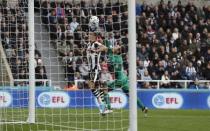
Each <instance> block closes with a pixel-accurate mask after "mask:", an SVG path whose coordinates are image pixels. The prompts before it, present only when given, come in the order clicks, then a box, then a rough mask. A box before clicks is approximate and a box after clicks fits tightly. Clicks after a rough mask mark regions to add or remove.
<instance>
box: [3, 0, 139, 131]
mask: <svg viewBox="0 0 210 131" xmlns="http://www.w3.org/2000/svg"><path fill="white" fill-rule="evenodd" d="M127 2H128V38H129V51H128V53H129V86H130V91H129V96H130V97H129V131H137V130H138V129H137V102H136V101H137V87H136V13H135V9H136V8H135V4H136V0H127ZM34 25H35V24H34V0H29V1H28V29H29V32H28V34H29V58H30V59H29V107H28V112H29V113H28V119H27V121H26V122H10V123H36V119H35V116H36V115H35V65H34V63H35V60H34V52H35V41H34ZM1 124H3V123H1Z"/></svg>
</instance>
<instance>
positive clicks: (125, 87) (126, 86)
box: [119, 78, 148, 116]
mask: <svg viewBox="0 0 210 131" xmlns="http://www.w3.org/2000/svg"><path fill="white" fill-rule="evenodd" d="M119 82H121V87H122V91H123V92H124V93H125V94H126V95H127V96H128V97H129V82H128V79H127V78H126V79H122V80H120V81H119ZM137 105H138V107H139V108H140V109H141V110H142V112H144V113H145V116H146V114H147V112H148V108H147V107H146V106H145V105H144V104H143V103H142V101H141V100H140V99H139V98H138V97H137Z"/></svg>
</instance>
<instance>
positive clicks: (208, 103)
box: [207, 95, 210, 108]
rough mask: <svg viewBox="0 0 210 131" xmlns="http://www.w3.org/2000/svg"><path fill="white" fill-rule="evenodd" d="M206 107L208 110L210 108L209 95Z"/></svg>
mask: <svg viewBox="0 0 210 131" xmlns="http://www.w3.org/2000/svg"><path fill="white" fill-rule="evenodd" d="M207 105H208V106H209V108H210V95H209V97H208V99H207Z"/></svg>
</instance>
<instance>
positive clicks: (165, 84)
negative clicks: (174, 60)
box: [161, 71, 170, 88]
mask: <svg viewBox="0 0 210 131" xmlns="http://www.w3.org/2000/svg"><path fill="white" fill-rule="evenodd" d="M169 80H170V78H169V73H168V71H165V72H164V74H163V75H162V77H161V81H162V83H161V87H163V88H169V87H170V82H169Z"/></svg>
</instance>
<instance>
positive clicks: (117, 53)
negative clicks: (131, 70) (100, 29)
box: [105, 41, 148, 114]
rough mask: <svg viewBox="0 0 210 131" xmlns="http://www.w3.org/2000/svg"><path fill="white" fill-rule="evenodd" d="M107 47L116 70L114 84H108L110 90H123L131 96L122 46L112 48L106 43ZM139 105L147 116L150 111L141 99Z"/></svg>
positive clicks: (110, 60) (138, 101)
mask: <svg viewBox="0 0 210 131" xmlns="http://www.w3.org/2000/svg"><path fill="white" fill-rule="evenodd" d="M105 45H106V47H107V55H108V60H109V62H110V63H111V65H112V66H113V68H114V75H115V80H114V81H112V82H107V86H108V88H109V89H111V90H114V89H116V88H121V89H122V91H123V92H124V93H125V94H126V95H127V96H129V83H128V77H127V75H126V74H125V73H124V69H123V59H122V54H121V46H116V47H112V46H111V44H110V42H108V41H105ZM137 105H138V107H139V108H141V109H142V112H144V113H145V114H147V112H148V109H147V107H145V106H144V105H143V103H142V102H141V101H140V99H137Z"/></svg>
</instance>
